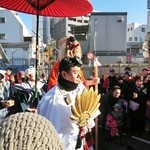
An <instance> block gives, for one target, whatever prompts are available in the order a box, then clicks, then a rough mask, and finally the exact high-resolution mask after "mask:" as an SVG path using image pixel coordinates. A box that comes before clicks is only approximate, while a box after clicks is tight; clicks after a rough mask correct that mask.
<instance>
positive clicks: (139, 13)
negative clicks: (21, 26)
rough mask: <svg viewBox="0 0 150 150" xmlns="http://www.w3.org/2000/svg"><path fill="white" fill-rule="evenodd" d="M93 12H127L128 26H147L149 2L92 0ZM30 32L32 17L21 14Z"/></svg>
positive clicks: (142, 0)
mask: <svg viewBox="0 0 150 150" xmlns="http://www.w3.org/2000/svg"><path fill="white" fill-rule="evenodd" d="M90 2H91V3H92V5H93V10H95V11H101V12H127V24H129V23H132V22H137V23H141V24H147V11H148V9H147V0H90ZM19 16H20V17H21V19H22V20H23V22H24V23H25V25H26V26H27V28H28V29H29V30H31V28H32V15H29V14H23V13H19Z"/></svg>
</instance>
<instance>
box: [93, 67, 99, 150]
mask: <svg viewBox="0 0 150 150" xmlns="http://www.w3.org/2000/svg"><path fill="white" fill-rule="evenodd" d="M94 75H95V78H96V79H97V78H98V66H94ZM97 89H98V84H96V85H95V90H97ZM95 150H99V149H98V117H96V118H95Z"/></svg>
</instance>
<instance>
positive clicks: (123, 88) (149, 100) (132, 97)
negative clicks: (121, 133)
mask: <svg viewBox="0 0 150 150" xmlns="http://www.w3.org/2000/svg"><path fill="white" fill-rule="evenodd" d="M81 57H82V51H81V46H80V43H79V42H78V41H77V40H76V39H75V37H73V36H70V37H65V38H63V39H61V40H60V53H59V57H58V61H57V62H56V63H55V64H54V65H53V67H52V69H51V70H50V73H49V76H48V77H46V75H45V74H44V72H43V73H42V74H41V76H39V78H38V80H37V81H36V82H37V87H35V86H36V84H35V71H36V69H35V68H34V67H29V68H28V69H27V70H25V71H19V72H17V73H16V74H14V73H13V71H12V69H11V68H7V69H6V71H5V72H4V73H0V101H1V102H0V111H1V113H0V114H1V115H2V114H3V115H4V113H5V115H4V116H1V119H4V118H5V117H8V116H9V115H12V114H15V113H18V112H19V113H20V112H26V111H28V112H34V113H37V114H39V115H42V116H43V117H44V118H46V119H48V120H49V121H50V122H51V123H52V125H53V126H54V127H55V129H56V131H57V133H58V136H59V138H60V140H61V142H62V143H63V146H64V149H65V150H74V149H81V150H83V149H90V150H92V149H93V142H92V143H91V144H88V141H86V140H84V143H82V142H81V141H82V137H81V139H80V140H81V141H79V139H78V135H79V126H78V125H77V122H76V121H74V120H71V119H70V116H71V114H72V112H71V107H72V105H74V104H75V101H76V96H77V95H79V94H81V93H82V91H83V90H84V89H85V88H89V87H90V86H94V85H97V84H99V87H100V88H99V93H100V94H101V100H100V102H101V105H100V108H99V110H98V111H97V112H95V114H94V115H93V116H94V117H90V119H89V120H88V123H87V125H86V129H84V133H83V135H85V136H84V138H85V139H86V135H87V133H88V132H89V131H91V129H92V128H93V127H94V126H95V123H94V119H95V118H96V117H97V116H99V123H100V124H101V125H102V128H103V129H104V130H103V131H104V132H105V127H106V125H107V126H108V127H110V128H111V135H112V136H115V135H118V130H117V128H116V127H117V125H118V124H120V123H121V122H120V119H121V120H122V119H124V118H123V117H122V116H123V115H124V114H128V115H125V116H126V120H127V121H128V126H127V125H126V129H125V132H127V134H130V135H136V134H137V135H139V136H140V135H142V134H143V133H144V132H146V133H147V134H150V72H149V70H148V69H146V68H144V69H142V70H141V74H140V76H139V75H137V76H133V75H132V70H131V68H130V67H126V68H125V70H124V74H123V75H122V76H117V75H116V74H115V69H114V68H110V70H109V72H110V74H109V76H108V77H106V78H105V79H104V80H101V82H100V79H99V78H96V77H93V78H92V79H91V80H86V79H85V77H84V73H83V71H82V67H81V66H82V60H81ZM45 77H46V78H45ZM36 90H37V93H38V99H36V98H37V97H35V91H36ZM8 100H14V104H13V103H12V105H11V106H10V104H9V103H8ZM2 117H3V118H2ZM111 119H112V120H113V121H114V120H115V121H116V122H115V123H114V122H113V121H112V120H111ZM111 121H112V122H113V125H114V126H111V124H110V122H111ZM115 124H116V125H115ZM77 139H78V140H77ZM91 139H92V137H90V140H91ZM84 144H86V146H88V148H87V147H85V145H84Z"/></svg>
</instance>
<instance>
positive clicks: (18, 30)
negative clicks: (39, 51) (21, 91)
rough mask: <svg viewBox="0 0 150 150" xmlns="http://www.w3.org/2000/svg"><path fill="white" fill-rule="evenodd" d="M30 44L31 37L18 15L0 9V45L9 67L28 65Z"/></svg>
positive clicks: (30, 50)
mask: <svg viewBox="0 0 150 150" xmlns="http://www.w3.org/2000/svg"><path fill="white" fill-rule="evenodd" d="M31 42H32V35H31V34H30V32H29V31H28V29H27V27H26V26H25V24H24V23H23V21H22V20H21V18H20V17H19V15H18V13H17V12H15V11H10V10H6V9H3V8H0V44H1V46H2V48H1V49H3V52H5V55H6V56H7V58H8V62H9V64H10V65H12V66H16V65H26V64H28V60H29V53H30V52H32V49H31V47H32V46H31ZM1 53H2V51H1ZM2 55H3V54H1V56H2Z"/></svg>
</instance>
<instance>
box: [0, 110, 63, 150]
mask: <svg viewBox="0 0 150 150" xmlns="http://www.w3.org/2000/svg"><path fill="white" fill-rule="evenodd" d="M0 150H63V146H62V143H61V142H60V139H59V137H58V133H57V132H56V130H55V128H54V127H53V125H52V124H51V123H50V122H49V121H48V120H47V119H46V118H44V117H42V116H40V115H38V114H35V113H29V112H24V113H16V114H14V115H11V116H9V117H8V118H6V119H4V121H3V122H2V123H1V124H0Z"/></svg>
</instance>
